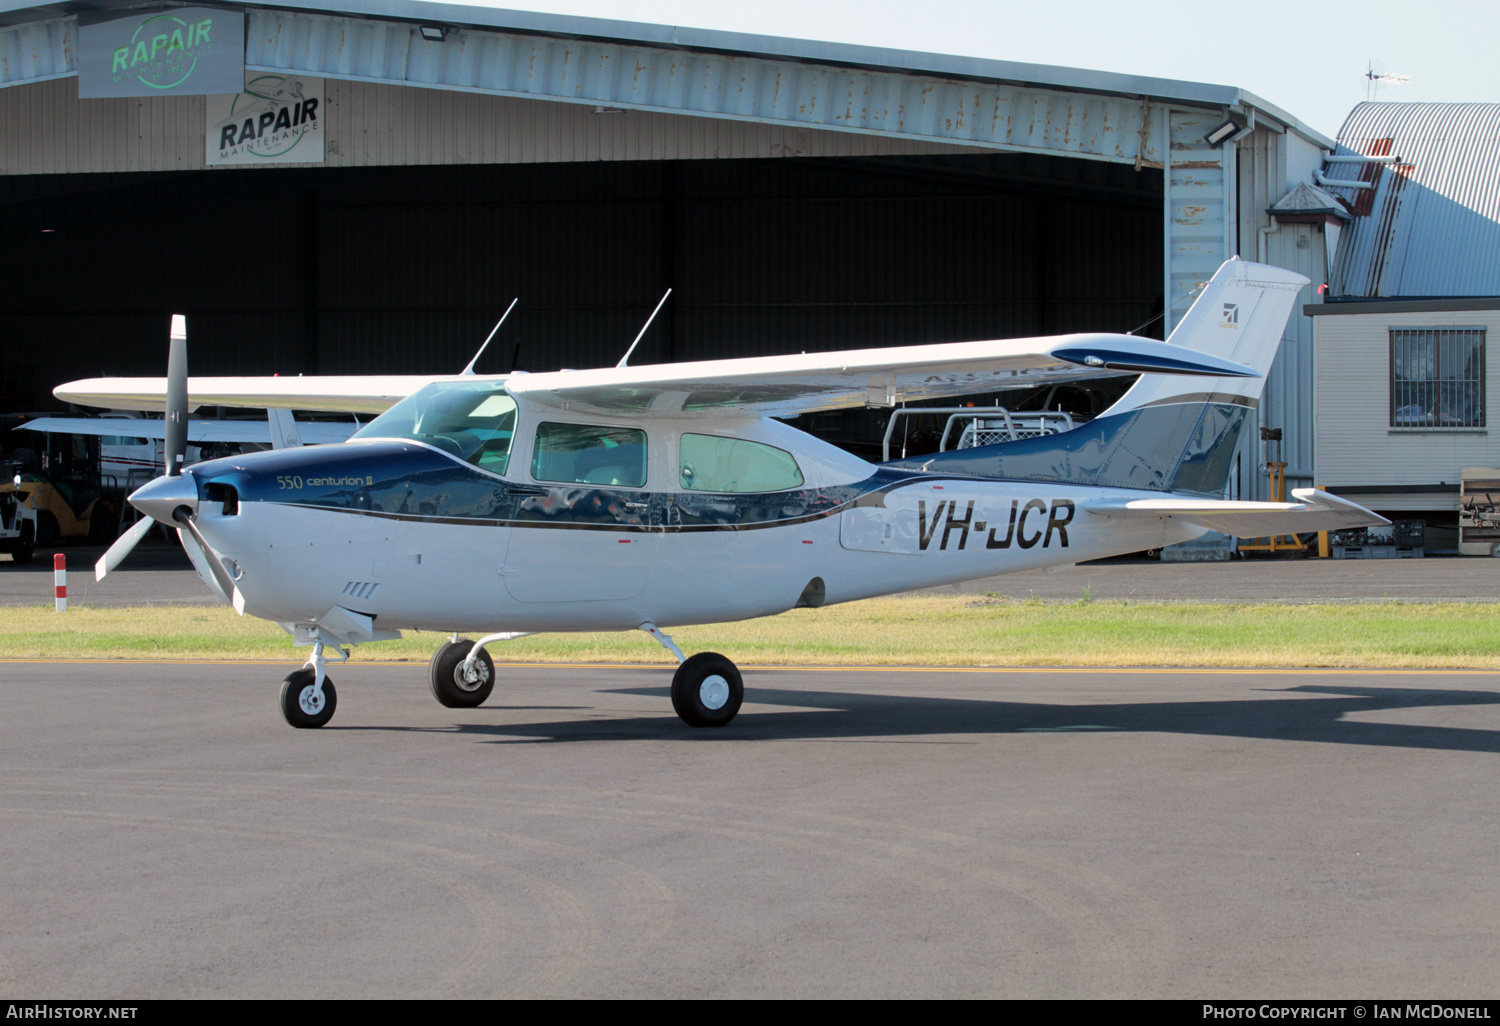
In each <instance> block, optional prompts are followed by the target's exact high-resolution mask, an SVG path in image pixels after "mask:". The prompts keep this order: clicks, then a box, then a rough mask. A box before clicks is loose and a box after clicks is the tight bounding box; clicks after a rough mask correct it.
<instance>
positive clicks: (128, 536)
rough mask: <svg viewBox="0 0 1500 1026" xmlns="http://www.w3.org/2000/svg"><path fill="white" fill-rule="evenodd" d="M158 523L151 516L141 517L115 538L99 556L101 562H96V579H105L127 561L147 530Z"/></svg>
mask: <svg viewBox="0 0 1500 1026" xmlns="http://www.w3.org/2000/svg"><path fill="white" fill-rule="evenodd" d="M154 523H156V521H154V520H152V519H151V518H150V517H141V519H139V520H137V521H136V522H135V523H133V524H131V525H130V530H128V531H126V532H125V533H124V534H122V535H120V537H118V538H116V539H115V543H114V544H113V545H111V546H110V547H109V550H108V551H107V552H105V553H104V555H102V556H100V557H99V562H97V563H95V564H94V580H96V581H102V580H104V575H105V574H107V573H109V572H110V571H111V570H113V569H114V568H115V567H117V566H119V565H120V564H121V563H123V562H124V561H125V557H126V556H128V555H130V552H131V550H132V549H134V548H135V546H136V543H137V542H139V541H140V540H141V539H142V538H144V537H146V532H147V531H149V530H151V525H152V524H154Z"/></svg>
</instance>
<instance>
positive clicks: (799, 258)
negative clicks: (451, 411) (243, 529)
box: [0, 0, 1331, 497]
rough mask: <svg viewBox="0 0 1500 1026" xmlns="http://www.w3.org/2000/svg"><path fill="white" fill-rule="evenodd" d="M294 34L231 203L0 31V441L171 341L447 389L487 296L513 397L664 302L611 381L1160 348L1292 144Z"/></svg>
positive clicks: (638, 34)
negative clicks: (924, 347) (294, 120)
mask: <svg viewBox="0 0 1500 1026" xmlns="http://www.w3.org/2000/svg"><path fill="white" fill-rule="evenodd" d="M128 6H129V5H128V4H127V3H125V2H124V0H90V4H89V5H88V9H89V10H95V9H110V10H118V11H121V12H123V11H124V9H125V8H126V7H128ZM299 6H300V7H302V8H303V9H302V10H299V11H292V10H286V9H274V4H273V5H266V6H259V7H249V8H246V9H245V14H244V16H245V25H246V36H245V40H246V52H245V57H246V66H247V68H251V69H254V70H255V71H256V72H287V73H294V74H298V75H309V76H315V77H321V78H322V80H323V82H324V89H325V92H324V94H323V101H324V108H323V109H324V113H325V115H326V128H325V132H326V137H327V149H326V156H325V159H324V161H323V162H322V164H321V165H303V166H297V167H290V166H273V167H267V166H262V167H258V168H255V169H253V170H238V169H229V168H214V169H206V168H205V163H206V161H205V156H204V150H205V147H204V135H203V133H204V125H205V99H204V98H203V97H194V96H180V97H179V96H152V97H149V98H138V99H101V100H79V99H78V98H77V95H78V94H77V84H76V83H77V79H76V75H77V50H76V47H75V46H74V38H73V33H74V32H75V31H76V17H75V15H76V14H77V12H78V11H81V10H83V9H84V8H83V7H82V6H80V5H76V4H73V3H72V2H71V0H59V2H57V3H53V4H50V5H48V6H45V7H26V6H24V5H23V4H20V3H16V2H14V0H0V242H3V246H0V341H3V343H4V344H3V345H0V376H3V379H4V384H3V385H0V407H4V408H7V409H16V408H21V407H30V408H36V407H38V406H45V405H49V404H50V388H51V386H52V384H55V383H56V382H57V381H60V380H63V379H66V378H69V377H74V376H77V375H81V374H90V375H92V374H97V373H100V372H110V373H120V374H136V373H153V372H159V371H160V367H161V362H160V361H161V356H160V354H161V352H162V349H163V346H162V344H161V343H162V338H163V336H164V334H165V324H166V319H165V318H166V315H167V314H168V313H169V312H171V311H172V310H174V309H176V310H187V311H188V312H189V313H190V314H192V315H193V319H192V335H193V340H194V343H195V345H194V368H195V371H196V372H199V373H212V372H215V371H220V372H242V373H264V372H273V371H274V372H280V373H298V372H303V373H306V372H314V371H317V372H324V373H328V372H336V371H375V370H387V371H393V372H394V371H417V372H421V371H435V370H445V369H456V368H458V367H461V366H462V365H463V364H464V363H465V362H466V361H467V360H468V358H469V356H470V355H471V354H472V351H473V349H474V348H475V347H476V346H477V344H478V342H479V341H480V340H481V339H482V338H483V336H484V335H485V333H486V332H487V331H488V329H489V327H490V326H491V324H492V323H493V321H494V318H495V317H497V316H498V314H499V312H500V311H501V310H503V309H504V307H505V304H506V303H508V302H509V300H510V298H511V297H512V296H519V297H520V298H521V305H520V306H519V307H518V308H517V313H516V314H515V315H514V319H513V321H512V323H510V324H508V325H507V327H506V329H505V333H504V335H503V337H502V338H501V339H500V340H499V341H498V342H497V343H496V344H495V345H494V346H493V347H492V350H491V352H490V353H489V354H487V357H486V361H485V364H484V365H483V367H482V369H487V370H506V369H508V368H509V366H510V364H511V361H512V357H513V355H515V353H516V349H515V347H516V344H517V343H518V342H519V343H520V346H521V348H520V352H519V366H520V367H522V368H526V369H546V368H551V367H559V366H590V365H598V364H604V363H612V362H614V361H615V360H616V359H617V358H618V355H619V353H620V352H621V351H623V348H624V346H625V345H626V344H627V343H628V341H629V339H630V338H631V337H633V335H634V333H635V331H636V330H637V329H638V327H639V325H640V323H641V322H642V321H643V319H644V318H645V316H646V314H647V313H648V312H649V311H650V309H651V307H652V306H653V305H654V303H655V301H656V299H657V298H658V297H659V295H660V293H661V291H662V290H663V289H665V288H666V287H667V286H669V285H670V286H672V287H673V288H674V290H675V291H674V294H673V299H672V301H671V302H670V303H669V305H668V307H667V309H666V310H665V311H664V313H663V318H664V320H663V321H662V322H660V323H659V324H658V325H656V326H655V327H653V329H652V332H651V334H650V335H649V336H648V338H647V340H646V342H645V343H643V345H644V347H645V348H644V350H643V351H642V353H641V355H640V356H639V357H637V358H636V359H635V361H634V362H637V363H639V362H642V361H644V360H667V359H679V360H680V359H692V358H701V357H713V356H731V355H743V354H752V353H771V352H789V351H796V350H802V349H808V350H811V349H826V348H839V347H846V346H868V345H883V344H898V343H909V342H928V341H950V340H957V339H970V338H981V337H994V336H1006V335H1021V334H1031V333H1045V332H1059V331H1068V330H1079V329H1105V330H1127V329H1129V328H1133V327H1135V326H1136V325H1139V324H1141V323H1142V322H1144V321H1146V320H1148V319H1149V318H1151V317H1152V316H1153V314H1156V313H1160V312H1162V308H1163V305H1164V306H1165V314H1164V317H1163V319H1162V320H1161V321H1158V322H1157V323H1155V324H1154V325H1152V327H1151V328H1150V329H1148V330H1147V332H1146V333H1147V334H1152V335H1156V336H1157V337H1160V336H1161V334H1162V333H1163V332H1164V331H1165V330H1169V329H1170V327H1171V326H1172V324H1173V323H1175V321H1176V319H1177V318H1179V317H1180V316H1181V314H1182V313H1183V312H1184V311H1185V310H1186V309H1187V307H1188V306H1189V305H1190V303H1191V301H1192V295H1193V289H1194V287H1195V286H1196V284H1197V283H1198V282H1199V281H1202V280H1204V279H1205V278H1207V277H1208V276H1209V275H1210V274H1211V273H1212V272H1213V270H1214V268H1216V267H1217V266H1218V264H1219V263H1220V262H1221V261H1222V260H1223V259H1225V258H1226V257H1228V256H1229V255H1231V254H1233V253H1236V252H1239V253H1242V254H1243V255H1244V256H1246V257H1247V258H1254V257H1255V256H1257V255H1260V256H1263V257H1271V258H1272V259H1273V262H1276V261H1275V260H1274V258H1275V257H1276V256H1277V255H1278V251H1279V250H1280V249H1281V248H1283V247H1281V246H1280V242H1281V240H1280V239H1278V238H1276V237H1275V236H1274V235H1273V236H1271V237H1270V239H1269V242H1267V238H1266V236H1265V235H1264V233H1262V234H1261V235H1260V237H1259V245H1258V244H1257V232H1258V231H1259V230H1261V229H1263V228H1265V227H1266V226H1267V225H1269V224H1270V221H1269V219H1268V218H1267V217H1266V215H1265V209H1266V206H1267V205H1269V203H1270V202H1274V200H1275V199H1276V198H1278V197H1279V196H1280V195H1282V194H1283V193H1284V191H1285V189H1286V188H1287V187H1288V185H1289V184H1290V183H1293V182H1294V181H1295V180H1296V179H1298V178H1299V177H1301V176H1302V175H1303V173H1304V171H1305V170H1306V169H1305V168H1304V165H1306V166H1307V167H1311V166H1315V165H1316V163H1317V160H1318V158H1319V157H1320V156H1321V154H1320V147H1321V146H1322V142H1323V141H1322V140H1321V139H1320V137H1318V136H1316V134H1315V133H1309V132H1308V131H1307V130H1306V129H1304V128H1303V127H1302V126H1300V125H1297V123H1296V122H1295V119H1291V118H1289V117H1288V116H1287V115H1285V113H1284V112H1280V111H1278V110H1276V109H1275V108H1274V107H1270V106H1269V105H1266V104H1265V103H1264V102H1263V101H1260V100H1258V99H1256V98H1254V97H1252V96H1250V95H1249V94H1247V93H1243V92H1242V91H1240V90H1238V89H1233V88H1230V87H1222V86H1209V85H1200V84H1195V83H1183V82H1170V81H1165V80H1158V79H1149V78H1136V77H1130V76H1120V75H1110V74H1105V73H1098V72H1087V71H1079V70H1077V69H1062V68H1046V67H1041V66H1034V65H1023V64H1009V63H1006V62H997V61H976V60H972V59H968V58H954V57H945V56H942V55H932V54H901V53H893V52H890V51H874V50H863V49H861V48H858V47H846V46H840V45H836V44H822V43H810V42H806V41H800V40H789V39H764V38H759V37H740V36H733V35H729V34H722V33H710V32H701V31H699V30H693V29H681V28H673V27H668V26H650V25H631V24H624V23H604V22H595V21H592V20H590V19H570V18H561V17H556V16H545V15H525V14H520V13H518V12H501V11H490V10H488V9H483V8H451V7H442V6H440V5H430V4H416V3H408V2H406V0H340V3H337V4H329V5H324V4H311V5H309V4H299ZM75 8H76V10H75ZM311 8H317V10H312V9H311ZM433 12H441V13H440V14H434V13H433ZM439 16H446V17H447V18H448V19H449V24H447V26H446V27H445V28H444V29H443V30H442V32H441V33H440V35H441V39H440V40H437V41H434V40H432V39H427V38H424V35H423V33H422V32H420V31H419V26H423V25H427V24H428V21H429V19H431V18H433V17H439ZM453 19H458V22H459V23H458V24H457V25H454V24H452V20H453ZM523 22H524V24H522V23H523ZM1226 116H1229V117H1233V118H1234V119H1236V124H1237V126H1238V129H1239V130H1238V131H1237V132H1236V133H1235V134H1234V137H1233V138H1232V139H1230V140H1228V141H1227V142H1223V143H1222V144H1221V145H1217V146H1216V145H1212V144H1210V143H1209V142H1207V141H1206V140H1205V135H1206V134H1207V133H1208V132H1209V131H1210V130H1211V129H1213V128H1214V127H1215V126H1216V125H1219V124H1220V123H1221V122H1222V121H1223V120H1224V119H1225V118H1226ZM1330 145H1331V144H1330ZM164 172H165V173H164ZM1261 249H1265V250H1267V252H1265V253H1260V252H1259V250H1261ZM1294 257H1296V258H1297V259H1300V251H1299V252H1298V253H1297V254H1294ZM1314 276H1315V277H1318V274H1317V273H1315V274H1314ZM1303 320H1305V318H1297V319H1295V321H1297V322H1300V321H1303ZM1303 334H1304V332H1303V331H1302V328H1301V325H1300V324H1296V323H1294V326H1293V328H1292V329H1291V332H1290V335H1289V337H1290V339H1291V342H1290V344H1289V345H1288V347H1286V348H1285V350H1284V352H1283V358H1282V360H1280V361H1278V364H1279V369H1278V371H1277V372H1276V373H1274V374H1273V376H1272V380H1271V382H1270V383H1269V387H1268V404H1267V406H1266V409H1267V410H1268V411H1272V416H1273V418H1275V419H1273V420H1272V421H1271V422H1272V423H1273V424H1274V423H1277V421H1278V420H1279V419H1280V418H1281V417H1283V416H1285V417H1286V418H1287V419H1288V421H1295V423H1287V426H1288V427H1291V428H1292V429H1293V430H1292V431H1291V432H1290V434H1289V439H1290V441H1289V450H1290V451H1289V455H1290V457H1291V460H1292V462H1293V463H1294V466H1295V465H1296V464H1298V463H1301V462H1303V460H1302V459H1301V457H1300V456H1298V455H1297V453H1299V452H1300V451H1301V449H1304V448H1305V449H1306V450H1307V452H1308V453H1309V455H1308V457H1307V460H1306V462H1307V463H1309V464H1310V452H1311V409H1310V406H1309V407H1306V408H1304V407H1303V406H1302V405H1301V404H1300V403H1295V404H1289V403H1286V402H1284V401H1281V400H1279V399H1278V398H1277V396H1279V395H1282V394H1286V395H1293V396H1295V395H1297V394H1298V389H1299V388H1301V387H1302V385H1301V382H1302V381H1303V380H1304V379H1306V380H1308V381H1310V376H1311V371H1310V366H1311V348H1310V341H1309V342H1308V343H1307V344H1306V345H1304V344H1303V341H1302V338H1301V336H1302V335H1303ZM1305 334H1306V335H1307V337H1308V339H1309V340H1310V337H1311V335H1310V331H1308V332H1306V333H1305ZM1302 419H1305V420H1306V421H1307V424H1306V425H1305V429H1304V427H1303V425H1301V423H1300V421H1301V420H1302ZM1252 431H1253V427H1252ZM1304 436H1305V440H1304ZM1253 449H1254V446H1253V445H1250V444H1247V447H1246V452H1245V455H1246V457H1247V459H1250V460H1254V459H1256V457H1255V456H1254V455H1252V450H1253ZM1246 484H1247V485H1249V486H1250V487H1249V488H1248V489H1247V491H1248V492H1249V493H1259V492H1260V491H1262V489H1261V488H1260V487H1258V486H1256V485H1254V484H1253V483H1252V482H1249V481H1247V482H1246ZM1246 497H1251V495H1250V494H1247V495H1246Z"/></svg>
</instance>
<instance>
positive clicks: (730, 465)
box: [678, 435, 802, 492]
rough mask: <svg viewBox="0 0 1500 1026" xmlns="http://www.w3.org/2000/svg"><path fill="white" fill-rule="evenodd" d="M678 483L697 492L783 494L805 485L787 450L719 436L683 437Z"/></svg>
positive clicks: (794, 461) (795, 462)
mask: <svg viewBox="0 0 1500 1026" xmlns="http://www.w3.org/2000/svg"><path fill="white" fill-rule="evenodd" d="M681 451H682V462H681V466H680V468H679V472H678V480H679V481H680V482H681V484H682V487H684V488H686V489H688V490H689V491H694V492H780V491H785V490H786V489H788V488H800V487H801V486H802V471H801V469H800V468H798V466H797V461H796V460H795V459H793V458H792V454H791V453H789V452H787V451H786V450H785V449H778V448H776V447H775V446H771V445H763V444H761V443H760V442H747V441H745V440H744V439H742V438H722V437H720V436H718V435H683V436H682V448H681Z"/></svg>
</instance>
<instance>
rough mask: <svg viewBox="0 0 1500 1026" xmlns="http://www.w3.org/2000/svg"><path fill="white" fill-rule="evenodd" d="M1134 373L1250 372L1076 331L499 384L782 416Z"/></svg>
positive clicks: (585, 405)
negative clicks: (1074, 332)
mask: <svg viewBox="0 0 1500 1026" xmlns="http://www.w3.org/2000/svg"><path fill="white" fill-rule="evenodd" d="M1140 372H1155V373H1166V374H1190V375H1204V376H1210V377H1218V376H1227V377H1259V375H1258V374H1257V373H1256V372H1255V371H1253V370H1251V369H1250V368H1248V367H1245V366H1242V365H1240V364H1238V363H1233V362H1231V361H1228V360H1224V359H1221V358H1219V357H1215V356H1210V355H1207V354H1204V353H1199V352H1195V351H1194V350H1191V349H1187V348H1184V347H1182V346H1176V345H1170V344H1168V343H1166V342H1157V341H1155V340H1153V339H1144V338H1136V337H1135V336H1133V335H1109V334H1081V335H1052V336H1047V337H1044V338H1020V339H1005V340H997V341H989V342H950V343H939V344H936V345H924V346H897V347H892V348H887V349H853V350H844V351H842V352H832V353H803V354H801V355H799V356H764V357H751V358H748V359H740V360H708V361H702V362H697V363H674V364H655V365H649V366H643V367H610V368H602V369H599V370H586V371H556V372H550V373H546V374H517V375H513V376H511V377H510V378H509V379H507V381H506V388H507V389H508V390H509V391H510V392H511V394H512V395H515V396H518V397H519V396H523V395H524V396H525V397H526V398H527V399H530V400H531V401H533V402H536V403H539V404H542V405H545V406H555V407H557V408H559V409H574V410H582V411H589V412H594V413H605V414H616V415H619V414H627V415H628V414H634V413H645V412H647V411H649V412H651V413H652V414H655V415H671V414H693V413H698V412H709V413H716V414H719V415H723V414H725V413H733V412H736V411H738V412H742V413H744V414H747V415H751V416H761V417H791V416H796V415H797V414H802V413H814V412H818V411H821V410H838V409H846V408H850V407H858V406H866V405H871V406H894V405H895V404H897V403H900V402H903V401H907V400H919V399H940V398H944V397H947V396H960V395H972V394H974V393H976V392H986V391H991V390H999V389H1007V388H1025V387H1030V386H1034V385H1045V384H1052V383H1054V382H1058V381H1076V380H1079V379H1082V378H1098V377H1110V376H1117V375H1120V374H1126V373H1140Z"/></svg>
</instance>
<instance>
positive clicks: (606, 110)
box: [594, 107, 625, 114]
mask: <svg viewBox="0 0 1500 1026" xmlns="http://www.w3.org/2000/svg"><path fill="white" fill-rule="evenodd" d="M594 113H595V114H624V113H625V108H624V107H595V108H594Z"/></svg>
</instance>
